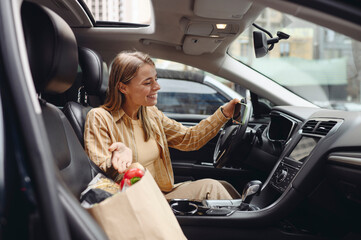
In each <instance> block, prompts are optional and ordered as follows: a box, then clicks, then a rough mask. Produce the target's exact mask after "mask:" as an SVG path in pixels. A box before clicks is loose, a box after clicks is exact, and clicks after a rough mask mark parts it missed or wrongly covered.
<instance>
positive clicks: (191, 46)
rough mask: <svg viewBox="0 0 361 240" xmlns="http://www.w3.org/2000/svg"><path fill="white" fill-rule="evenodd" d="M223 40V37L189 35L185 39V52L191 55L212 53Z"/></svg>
mask: <svg viewBox="0 0 361 240" xmlns="http://www.w3.org/2000/svg"><path fill="white" fill-rule="evenodd" d="M222 41H223V39H222V38H212V37H198V36H187V37H186V38H185V39H184V43H183V52H184V53H186V54H189V55H201V54H203V53H212V52H214V50H216V48H217V47H218V46H219V45H220V44H221V43H222Z"/></svg>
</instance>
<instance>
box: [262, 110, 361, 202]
mask: <svg viewBox="0 0 361 240" xmlns="http://www.w3.org/2000/svg"><path fill="white" fill-rule="evenodd" d="M360 133H361V113H360V112H344V111H337V110H325V109H317V108H303V107H291V106H283V107H275V108H274V109H273V110H272V112H271V122H270V123H269V125H268V127H267V128H266V130H265V133H264V135H266V136H267V139H268V141H269V142H271V143H273V142H275V143H279V144H282V152H281V154H280V156H279V158H278V160H277V162H276V164H275V165H274V167H273V169H272V171H271V173H270V174H269V176H268V179H267V180H266V181H265V184H264V187H263V188H269V189H272V191H275V192H277V194H276V195H278V196H282V195H287V194H290V193H291V192H292V191H297V192H298V193H301V194H302V195H305V196H306V195H309V194H311V193H312V192H313V191H314V190H315V189H317V188H318V187H319V186H320V185H322V184H324V182H325V179H327V181H331V179H332V181H336V185H335V186H334V189H333V190H332V191H336V192H337V193H340V194H342V197H341V198H342V199H344V200H345V199H347V201H351V202H352V204H355V203H356V205H357V206H358V207H360V209H361V191H360V189H361V181H360V180H361V138H360ZM330 169H331V170H330ZM340 169H341V170H340ZM345 185H346V186H347V190H346V188H344V186H345ZM349 186H352V187H349ZM327 187H328V188H329V187H330V186H329V185H328V186H327ZM265 192H267V191H265ZM268 192H269V190H268ZM350 196H353V197H352V198H350ZM321 199H322V197H321ZM350 199H352V200H350ZM320 201H325V202H326V201H329V200H326V199H322V200H320ZM347 201H346V202H347ZM329 202H330V201H329ZM331 202H332V201H331ZM269 204H270V202H268V203H267V204H265V205H264V206H266V205H269ZM326 205H327V204H326Z"/></svg>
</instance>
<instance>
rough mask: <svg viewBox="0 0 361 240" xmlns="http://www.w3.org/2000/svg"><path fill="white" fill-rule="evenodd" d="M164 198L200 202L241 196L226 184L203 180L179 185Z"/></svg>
mask: <svg viewBox="0 0 361 240" xmlns="http://www.w3.org/2000/svg"><path fill="white" fill-rule="evenodd" d="M165 197H166V199H189V200H197V201H201V200H204V199H212V200H213V199H214V200H215V199H235V198H240V197H241V196H240V195H239V193H238V192H237V191H236V190H235V189H234V188H233V186H232V185H231V184H229V183H228V182H226V181H217V180H214V179H210V178H205V179H201V180H197V181H189V182H183V183H179V184H177V185H176V187H175V188H174V189H173V190H172V191H171V192H169V193H166V194H165Z"/></svg>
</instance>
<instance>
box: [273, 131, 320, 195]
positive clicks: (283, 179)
mask: <svg viewBox="0 0 361 240" xmlns="http://www.w3.org/2000/svg"><path fill="white" fill-rule="evenodd" d="M319 139H320V138H319V137H315V136H306V135H302V137H301V138H300V139H299V141H298V142H297V144H296V145H295V147H294V148H293V149H292V150H290V151H289V154H286V156H285V157H284V158H283V159H282V160H281V162H280V163H279V165H278V166H277V168H276V170H275V171H274V173H273V175H272V177H271V179H270V184H271V186H273V187H274V188H275V189H277V190H278V191H279V192H284V191H285V190H286V189H287V187H288V186H289V185H290V183H291V182H292V180H293V179H294V177H295V176H296V174H297V173H298V171H299V170H300V168H301V167H302V165H303V163H304V162H305V160H306V159H307V157H308V156H309V155H310V153H311V152H312V150H313V149H314V148H315V146H316V145H317V143H318V141H319Z"/></svg>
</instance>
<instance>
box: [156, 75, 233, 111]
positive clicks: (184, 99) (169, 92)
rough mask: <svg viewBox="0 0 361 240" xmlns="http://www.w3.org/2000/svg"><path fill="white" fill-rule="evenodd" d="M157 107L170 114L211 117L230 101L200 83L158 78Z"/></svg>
mask: <svg viewBox="0 0 361 240" xmlns="http://www.w3.org/2000/svg"><path fill="white" fill-rule="evenodd" d="M158 83H159V85H160V86H161V90H160V91H159V92H158V103H157V107H158V108H159V109H160V110H161V111H163V112H168V113H182V114H201V115H211V114H213V113H214V112H215V111H216V110H217V108H218V107H219V106H221V105H223V104H224V103H226V102H228V99H227V98H226V97H225V96H223V95H222V94H220V93H219V92H217V91H216V90H215V89H213V88H211V87H209V86H207V85H204V84H201V83H198V82H191V81H184V80H175V79H162V78H158Z"/></svg>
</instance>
